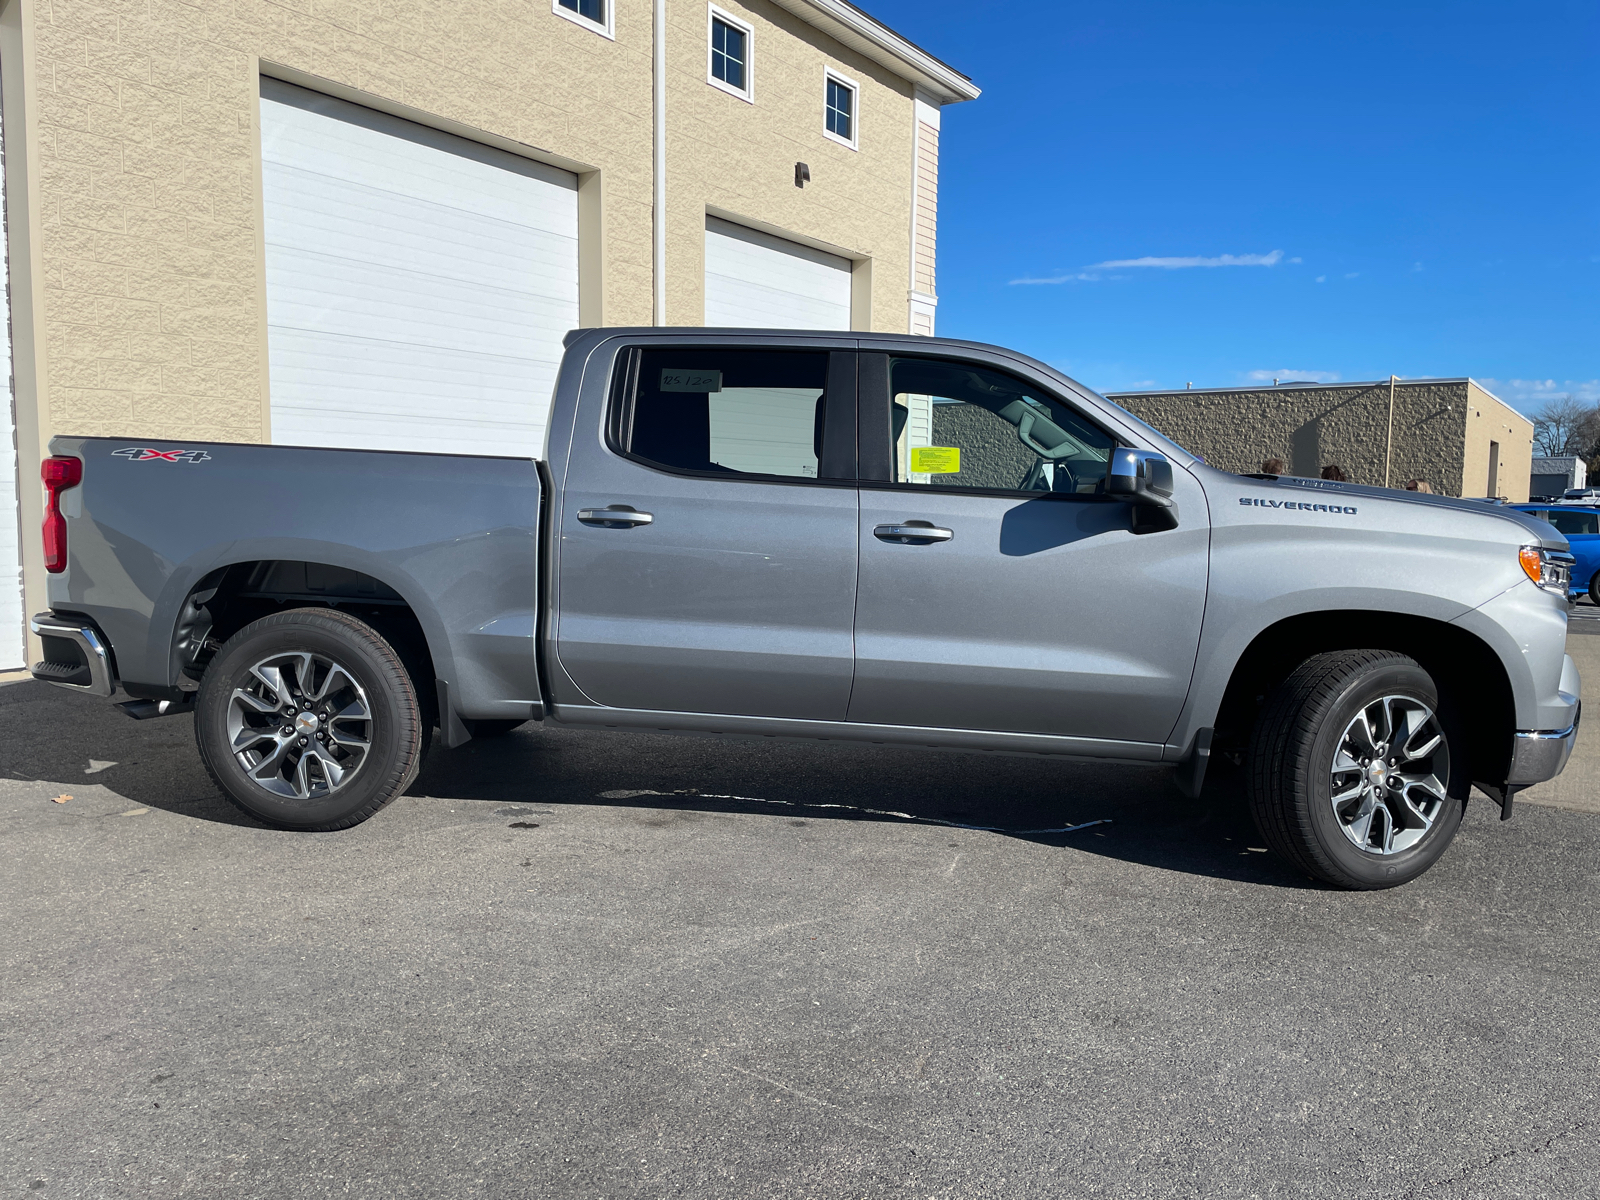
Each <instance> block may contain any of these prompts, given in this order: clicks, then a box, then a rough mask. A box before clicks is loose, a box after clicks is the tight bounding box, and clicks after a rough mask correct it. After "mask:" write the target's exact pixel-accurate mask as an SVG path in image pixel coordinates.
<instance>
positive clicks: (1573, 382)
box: [1478, 377, 1600, 409]
mask: <svg viewBox="0 0 1600 1200" xmlns="http://www.w3.org/2000/svg"><path fill="white" fill-rule="evenodd" d="M1478 382H1479V383H1481V384H1483V386H1484V387H1486V388H1488V389H1489V390H1490V391H1491V392H1493V393H1494V394H1495V395H1496V396H1499V397H1500V399H1502V400H1504V401H1505V402H1506V403H1507V404H1511V405H1514V406H1516V407H1517V408H1522V409H1527V408H1533V407H1537V406H1538V405H1539V404H1540V403H1542V402H1543V401H1545V400H1551V399H1554V398H1555V397H1556V396H1575V397H1577V398H1578V399H1579V400H1593V401H1600V379H1562V380H1555V379H1489V378H1487V377H1485V378H1480V379H1479V380H1478Z"/></svg>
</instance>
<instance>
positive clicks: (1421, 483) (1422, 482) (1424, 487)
mask: <svg viewBox="0 0 1600 1200" xmlns="http://www.w3.org/2000/svg"><path fill="white" fill-rule="evenodd" d="M1406 486H1407V487H1409V488H1410V490H1411V491H1413V492H1427V493H1428V495H1430V496H1431V495H1433V488H1431V487H1429V486H1428V481H1427V480H1426V479H1413V480H1412V481H1411V482H1410V483H1409V484H1407V485H1406Z"/></svg>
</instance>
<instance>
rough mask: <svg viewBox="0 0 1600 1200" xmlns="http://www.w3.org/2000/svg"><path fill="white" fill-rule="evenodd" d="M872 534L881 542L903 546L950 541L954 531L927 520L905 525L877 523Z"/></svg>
mask: <svg viewBox="0 0 1600 1200" xmlns="http://www.w3.org/2000/svg"><path fill="white" fill-rule="evenodd" d="M872 536H873V537H875V538H877V539H878V540H879V541H880V542H899V543H900V544H901V545H902V546H927V545H931V544H932V543H934V542H948V541H949V540H950V539H951V538H953V537H955V534H954V532H952V531H951V530H948V529H940V528H939V527H938V526H937V525H930V524H929V523H928V522H927V521H907V522H905V524H903V525H877V526H874V527H873V530H872Z"/></svg>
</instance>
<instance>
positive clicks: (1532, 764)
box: [1506, 704, 1583, 787]
mask: <svg viewBox="0 0 1600 1200" xmlns="http://www.w3.org/2000/svg"><path fill="white" fill-rule="evenodd" d="M1582 716H1583V706H1582V705H1581V704H1580V705H1579V706H1578V709H1577V711H1576V712H1574V713H1573V715H1572V724H1571V725H1569V726H1567V728H1565V729H1519V730H1518V731H1517V735H1516V738H1515V739H1514V740H1513V742H1512V748H1511V775H1510V777H1509V778H1508V779H1507V780H1506V782H1507V783H1508V784H1509V785H1510V786H1512V787H1527V786H1529V785H1530V784H1535V783H1543V782H1544V781H1545V780H1547V779H1554V778H1555V777H1556V776H1557V775H1559V774H1561V772H1562V771H1563V770H1564V769H1565V768H1566V765H1567V759H1569V758H1571V757H1572V747H1573V746H1574V745H1575V744H1576V743H1577V740H1578V721H1579V719H1580V718H1581V717H1582Z"/></svg>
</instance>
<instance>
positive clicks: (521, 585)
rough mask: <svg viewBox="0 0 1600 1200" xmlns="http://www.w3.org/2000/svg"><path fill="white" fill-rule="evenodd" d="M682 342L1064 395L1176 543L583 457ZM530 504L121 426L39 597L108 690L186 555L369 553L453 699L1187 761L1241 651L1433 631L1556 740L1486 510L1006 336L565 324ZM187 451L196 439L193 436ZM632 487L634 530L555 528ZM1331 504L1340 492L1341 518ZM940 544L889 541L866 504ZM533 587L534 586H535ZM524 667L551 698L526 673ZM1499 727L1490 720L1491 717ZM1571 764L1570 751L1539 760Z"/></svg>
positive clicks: (478, 705) (1119, 518)
mask: <svg viewBox="0 0 1600 1200" xmlns="http://www.w3.org/2000/svg"><path fill="white" fill-rule="evenodd" d="M649 345H672V346H686V345H704V346H723V347H729V346H746V347H777V348H802V347H814V348H823V349H833V350H840V351H847V350H854V349H857V348H858V347H859V348H860V349H861V350H862V351H873V352H887V353H891V354H893V353H907V354H918V355H924V356H926V355H930V354H936V355H947V356H950V357H954V358H960V359H965V360H968V361H972V362H975V363H979V364H984V365H988V366H992V367H995V368H998V369H1001V370H1005V371H1009V372H1012V373H1014V374H1016V375H1019V376H1021V377H1022V378H1023V379H1025V380H1029V381H1032V382H1033V383H1034V384H1036V385H1037V386H1039V387H1041V388H1044V389H1046V390H1048V391H1051V392H1054V393H1055V394H1056V395H1058V396H1059V397H1060V398H1061V399H1063V400H1064V401H1066V402H1067V403H1069V404H1072V405H1075V406H1077V407H1079V408H1080V409H1081V410H1082V411H1084V412H1085V413H1086V414H1087V415H1088V416H1090V417H1091V418H1093V419H1094V420H1095V421H1097V422H1099V423H1100V424H1102V425H1104V426H1105V427H1106V428H1108V429H1109V430H1111V431H1112V432H1114V433H1115V434H1116V435H1117V437H1118V438H1119V439H1120V440H1121V441H1122V442H1123V443H1124V444H1125V445H1128V446H1131V447H1135V448H1139V449H1147V450H1153V451H1156V452H1158V453H1161V454H1164V455H1166V456H1167V457H1168V458H1169V459H1170V461H1171V463H1172V466H1173V469H1174V470H1173V474H1174V483H1175V488H1176V493H1175V495H1176V501H1177V510H1178V514H1179V518H1180V520H1179V525H1178V528H1177V529H1175V530H1171V531H1166V532H1160V533H1146V534H1141V535H1137V536H1136V535H1133V534H1132V533H1131V532H1129V531H1128V527H1127V524H1126V516H1127V508H1126V506H1125V505H1124V504H1123V503H1122V502H1121V501H1118V500H1114V499H1109V498H1104V497H1100V498H1083V499H1067V498H1057V499H1055V500H1050V501H1037V500H1022V499H1014V498H996V497H991V496H981V495H962V494H958V493H954V492H949V491H946V492H940V493H934V492H932V491H930V490H929V489H915V490H912V491H908V490H906V489H904V488H896V487H894V486H893V485H883V486H878V485H873V484H871V483H863V484H862V485H860V487H859V488H858V487H856V486H854V485H850V484H829V483H818V482H814V481H813V482H809V483H805V484H797V485H785V484H781V483H771V482H763V481H758V480H750V479H713V480H708V479H704V478H691V477H685V476H683V475H679V474H672V473H668V472H663V471H658V470H655V469H653V468H648V467H645V466H643V465H641V464H638V463H634V462H631V461H629V460H627V459H625V458H623V457H622V456H621V455H620V454H617V453H615V452H614V451H613V450H612V449H611V448H610V447H609V446H608V445H607V443H606V438H605V428H606V411H607V405H608V402H609V398H610V382H611V377H612V372H613V367H614V365H615V363H616V361H617V356H618V354H619V353H620V352H621V351H622V350H624V349H626V348H628V347H633V346H649ZM549 429H550V435H549V447H548V455H547V457H548V478H549V479H550V480H552V481H553V489H554V490H553V494H552V495H551V496H550V498H549V500H550V503H549V509H550V511H549V513H548V514H547V520H548V522H549V528H550V530H552V531H553V536H550V537H546V538H544V539H543V540H542V541H541V533H540V520H541V516H540V514H541V507H540V501H541V490H542V489H541V484H540V480H539V474H538V469H537V466H536V464H534V463H532V462H530V461H527V460H516V459H496V458H467V457H456V456H437V455H409V454H384V453H378V452H368V451H332V450H314V449H294V448H284V447H260V446H237V445H222V446H217V445H208V446H206V447H204V448H205V449H206V450H207V451H208V452H209V453H210V455H211V458H210V459H209V460H207V461H205V462H201V463H169V462H130V461H128V460H126V459H119V458H116V457H114V456H113V451H114V450H116V449H119V448H123V447H126V446H140V445H147V444H148V445H153V446H159V447H171V448H180V447H179V446H178V445H177V444H175V443H151V442H142V441H138V440H128V441H112V440H108V439H89V440H84V439H73V438H61V439H57V441H56V443H55V444H54V445H55V448H56V450H57V451H58V452H60V453H66V454H78V455H80V456H82V457H83V458H84V460H85V482H84V484H83V486H82V487H81V488H78V489H73V490H72V491H69V492H68V493H67V494H66V501H67V511H68V514H69V517H70V518H72V519H71V520H70V522H69V524H70V537H69V545H70V554H71V558H70V568H69V570H68V572H67V573H66V574H64V575H57V576H52V577H51V579H50V597H51V602H52V607H53V608H56V609H58V610H62V611H66V612H70V613H81V614H84V615H85V616H87V617H89V618H91V619H92V620H93V622H94V623H95V624H96V625H97V626H98V627H99V628H100V629H101V630H103V631H104V633H105V634H106V635H107V639H108V640H109V642H110V643H111V645H112V647H113V649H114V653H115V657H116V665H117V668H118V671H119V674H120V677H121V678H122V679H123V680H124V681H130V682H137V683H141V684H150V685H170V684H172V683H174V682H175V681H176V677H177V670H176V665H175V663H174V661H173V655H172V650H171V647H172V641H173V628H174V624H175V622H176V619H177V615H178V609H179V607H180V605H181V603H182V601H183V599H184V597H185V596H186V595H187V594H188V592H189V591H190V590H191V589H192V588H193V587H194V585H195V583H196V582H197V581H198V580H199V579H201V578H202V577H203V576H204V575H205V574H206V573H207V572H209V571H212V570H214V569H215V568H217V567H220V566H223V565H226V564H228V563H233V562H245V561H253V560H260V559H287V560H301V561H307V562H314V563H325V564H327V565H330V566H335V567H342V568H347V569H350V570H355V571H360V572H363V573H364V574H368V575H371V576H373V577H374V578H376V579H378V580H380V581H381V582H383V583H384V584H386V585H387V586H389V587H391V588H392V589H393V590H394V591H395V592H397V593H399V595H400V596H401V597H403V598H404V599H405V600H406V601H407V602H409V604H410V605H411V607H412V608H413V609H414V611H415V612H416V614H417V616H418V619H419V621H420V622H421V624H422V627H423V629H424V632H425V633H426V635H427V638H428V641H429V645H430V648H431V650H432V652H433V655H434V660H435V666H436V669H437V671H438V673H439V676H440V678H441V680H443V681H445V682H446V683H447V684H448V685H449V690H450V693H451V696H452V701H453V703H454V704H455V706H456V710H457V712H458V714H459V715H461V716H467V717H510V716H527V715H530V712H534V711H537V710H536V708H535V706H536V705H538V704H539V703H540V702H541V701H542V702H544V703H545V704H546V705H547V706H549V707H548V711H549V712H550V713H551V715H553V716H554V717H555V718H556V719H558V720H563V721H568V722H571V723H573V724H579V725H597V726H609V727H617V728H638V729H675V730H683V731H691V732H703V733H724V734H738V735H765V736H787V737H808V738H823V739H832V738H861V739H865V740H869V741H894V742H903V743H905V744H914V745H932V746H943V747H951V748H963V749H980V750H993V751H1001V752H1021V753H1048V754H1066V755H1072V756H1077V757H1099V758H1110V759H1121V760H1126V761H1155V760H1160V759H1165V760H1168V761H1173V760H1177V759H1180V758H1183V757H1184V756H1186V755H1187V754H1189V752H1190V750H1191V748H1192V747H1193V746H1194V745H1195V744H1196V736H1197V735H1198V734H1199V733H1200V732H1201V731H1202V730H1204V729H1207V728H1208V727H1210V726H1211V725H1212V724H1213V723H1214V722H1215V720H1216V717H1217V713H1218V710H1219V707H1220V705H1221V703H1222V698H1223V695H1224V692H1225V691H1226V689H1227V685H1228V681H1229V679H1230V677H1231V675H1232V672H1233V670H1234V668H1235V666H1236V664H1237V663H1238V661H1239V658H1240V656H1241V655H1242V654H1243V653H1244V651H1245V650H1246V648H1247V647H1248V646H1249V645H1250V644H1251V642H1252V641H1253V640H1254V639H1256V638H1257V637H1258V636H1259V635H1261V634H1262V633H1263V631H1266V630H1269V629H1270V628H1271V627H1272V626H1273V625H1275V624H1276V623H1278V622H1280V621H1283V620H1285V619H1288V618H1291V617H1304V616H1307V615H1315V614H1322V613H1342V612H1376V613H1380V614H1384V613H1389V614H1405V615H1406V616H1409V617H1417V618H1425V619H1429V620H1432V621H1437V622H1441V623H1451V624H1454V625H1456V626H1458V627H1459V628H1460V629H1462V630H1464V631H1466V632H1468V633H1470V634H1471V635H1473V636H1475V637H1477V638H1479V639H1480V640H1481V641H1482V642H1483V643H1484V644H1485V645H1487V646H1488V647H1489V648H1490V649H1491V650H1492V651H1493V652H1494V654H1495V655H1496V657H1497V658H1498V659H1499V661H1500V662H1501V663H1502V664H1503V665H1504V667H1505V670H1506V673H1507V676H1508V678H1509V680H1510V683H1511V690H1512V694H1513V700H1514V707H1515V715H1516V727H1517V729H1519V730H1532V731H1551V730H1557V731H1559V730H1564V729H1570V727H1571V726H1572V723H1573V720H1574V719H1575V716H1576V707H1577V697H1576V686H1577V685H1576V676H1575V673H1574V672H1572V670H1571V666H1570V660H1567V659H1566V657H1565V654H1564V631H1565V620H1566V613H1565V603H1564V600H1563V599H1562V598H1559V597H1556V596H1554V595H1552V594H1551V593H1549V592H1546V591H1543V590H1541V589H1539V588H1538V587H1536V586H1535V585H1534V584H1533V583H1531V582H1530V581H1529V580H1528V579H1527V577H1526V576H1525V575H1524V574H1523V573H1522V570H1521V568H1520V566H1519V564H1518V559H1517V551H1518V548H1519V547H1521V546H1523V545H1530V544H1542V545H1544V546H1547V547H1550V548H1553V549H1565V548H1566V543H1565V540H1564V539H1563V538H1562V537H1561V536H1560V534H1558V533H1556V531H1555V530H1554V529H1552V528H1551V527H1550V526H1548V525H1546V524H1545V523H1543V522H1539V521H1535V520H1533V519H1532V518H1530V517H1527V516H1525V515H1524V514H1520V513H1516V512H1513V511H1510V510H1506V509H1502V508H1493V507H1489V506H1485V505H1479V504H1473V503H1470V502H1465V501H1457V500H1450V499H1446V498H1442V497H1430V496H1416V495H1412V494H1407V493H1399V492H1394V491H1388V490H1385V489H1378V488H1363V487H1356V486H1352V485H1342V484H1324V483H1322V482H1321V481H1314V480H1288V479H1282V480H1263V479H1254V478H1249V477H1241V476H1236V475H1230V474H1226V473H1224V472H1219V471H1215V470H1212V469H1211V468H1209V467H1206V466H1205V465H1204V464H1202V463H1200V462H1198V461H1197V460H1196V459H1195V458H1194V457H1193V456H1192V455H1190V454H1188V453H1186V452H1185V451H1184V450H1183V449H1182V448H1181V447H1178V446H1176V445H1174V444H1173V443H1172V442H1170V441H1169V440H1167V439H1166V438H1164V437H1163V436H1162V435H1160V434H1159V433H1157V432H1156V431H1155V430H1153V429H1150V428H1149V427H1148V426H1146V425H1144V424H1143V423H1142V422H1140V421H1138V420H1137V419H1136V418H1133V417H1132V416H1130V415H1129V414H1128V413H1126V412H1124V411H1123V410H1121V409H1119V408H1117V407H1116V406H1115V405H1114V404H1111V403H1110V402H1109V401H1107V400H1105V399H1104V398H1103V397H1100V396H1098V395H1096V394H1095V393H1093V392H1090V391H1089V390H1088V389H1086V388H1083V387H1082V386H1081V385H1079V384H1076V383H1074V382H1073V381H1072V380H1070V379H1067V378H1066V377H1065V376H1062V375H1060V374H1059V373H1058V372H1056V371H1053V370H1051V369H1050V368H1049V367H1046V366H1044V365H1043V364H1040V363H1037V362H1034V361H1032V360H1030V359H1027V358H1025V357H1023V356H1021V355H1018V354H1015V353H1014V352H1011V351H1007V350H1002V349H1000V348H997V347H992V346H983V345H978V344H975V343H963V342H953V341H946V340H939V339H927V338H910V337H895V336H890V335H877V334H865V333H860V334H842V333H841V334H809V333H794V332H789V331H772V330H754V331H752V330H701V329H684V330H665V329H621V330H618V329H612V330H590V331H578V332H576V333H574V334H572V335H570V336H569V339H568V352H567V355H566V357H565V359H564V361H563V364H562V368H561V371H560V374H559V376H558V379H557V383H556V389H555V395H554V398H553V406H552V411H551V417H550V423H549ZM181 448H184V449H195V448H197V447H195V446H194V445H193V444H185V445H184V446H182V447H181ZM618 504H625V505H631V506H633V507H635V508H637V509H640V510H643V511H647V512H651V513H653V514H654V516H655V517H656V520H655V521H654V522H652V524H650V525H648V526H639V527H635V528H631V529H621V528H596V527H594V526H592V525H587V524H583V523H581V522H579V521H578V520H577V512H578V510H579V509H584V508H600V507H605V506H607V505H618ZM1351 510H1353V511H1351ZM906 520H929V521H933V522H934V523H936V524H940V525H943V526H949V527H951V528H953V529H954V530H955V537H954V539H953V540H952V541H951V542H948V543H944V544H934V545H924V546H917V545H909V546H908V545H889V544H885V543H883V542H880V541H878V540H876V539H875V538H874V537H873V536H872V528H873V526H874V525H876V524H878V523H880V522H883V523H888V522H902V521H906ZM541 585H542V586H543V587H544V588H545V591H546V595H545V599H544V602H543V604H542V605H541V603H540V601H539V595H540V587H541ZM541 665H542V667H543V670H544V675H545V677H546V683H547V685H548V687H549V694H548V695H542V694H541V690H540V683H539V680H540V667H541ZM1510 732H1512V731H1510V730H1508V731H1507V733H1508V734H1509V733H1510ZM1563 761H1564V760H1563Z"/></svg>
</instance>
